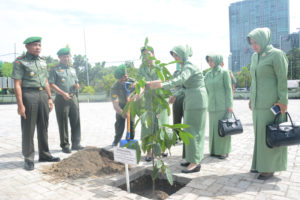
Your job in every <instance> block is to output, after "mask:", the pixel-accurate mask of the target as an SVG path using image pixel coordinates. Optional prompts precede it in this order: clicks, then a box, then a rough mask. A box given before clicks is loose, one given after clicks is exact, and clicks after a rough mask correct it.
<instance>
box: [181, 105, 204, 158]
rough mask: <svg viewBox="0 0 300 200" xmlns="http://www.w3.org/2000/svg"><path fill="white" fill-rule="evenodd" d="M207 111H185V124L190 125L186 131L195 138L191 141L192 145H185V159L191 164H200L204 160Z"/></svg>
mask: <svg viewBox="0 0 300 200" xmlns="http://www.w3.org/2000/svg"><path fill="white" fill-rule="evenodd" d="M206 112H207V109H206V108H205V109H194V110H185V111H184V118H183V122H184V124H188V125H190V127H189V128H187V129H185V131H186V132H189V133H190V134H192V135H193V136H194V138H193V139H190V144H189V145H185V155H184V157H185V159H186V161H187V162H190V163H200V162H201V160H202V159H203V151H204V140H205V125H206Z"/></svg>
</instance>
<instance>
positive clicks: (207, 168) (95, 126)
mask: <svg viewBox="0 0 300 200" xmlns="http://www.w3.org/2000/svg"><path fill="white" fill-rule="evenodd" d="M80 106H81V107H80V108H81V116H82V118H81V122H82V144H83V145H85V146H97V147H106V146H108V145H110V144H111V142H112V140H113V135H114V131H113V125H114V116H115V115H114V111H113V108H112V105H111V103H109V102H108V103H81V104H80ZM299 108H300V100H290V105H289V112H290V113H291V115H292V117H293V119H294V121H298V122H300V114H299V113H300V112H299V111H300V109H299ZM16 110H17V106H16V105H0V116H1V120H0V127H1V128H0V199H1V200H6V199H9V200H14V199H18V200H19V199H24V200H27V199H28V200H29V199H30V200H35V199H55V200H60V199H63V200H68V199H72V200H73V199H118V200H120V199H143V198H142V197H140V196H138V195H135V194H129V193H127V192H125V191H122V190H120V189H118V188H116V187H113V186H112V185H114V181H115V180H118V179H120V178H121V177H123V176H122V175H119V176H112V177H105V178H101V179H100V178H88V179H80V180H76V181H70V180H66V181H61V182H53V181H49V177H48V176H46V175H44V174H42V173H41V171H40V170H41V169H42V167H43V165H49V163H43V164H41V163H38V162H37V159H38V155H37V153H36V158H35V160H36V161H35V167H36V169H35V170H34V171H31V172H27V171H25V170H24V169H23V158H22V154H21V131H20V118H19V116H18V115H17V112H16ZM234 110H235V113H236V115H237V116H238V117H239V118H240V119H241V120H242V123H243V125H244V133H243V134H241V135H236V136H233V137H232V153H231V154H230V157H229V158H228V159H226V160H224V161H221V160H218V159H216V158H211V157H209V156H208V138H206V143H205V145H206V146H205V158H204V160H203V162H202V169H201V171H200V172H199V173H194V174H190V175H185V174H181V173H180V171H181V169H182V168H181V167H180V166H179V165H178V163H179V162H180V161H181V145H177V146H176V147H174V148H173V150H172V156H171V157H168V158H167V159H166V162H167V163H168V164H169V165H170V166H171V169H172V171H173V172H174V174H175V175H177V176H179V177H187V178H190V179H192V181H191V182H190V183H189V184H188V185H187V186H186V187H184V188H182V189H181V190H179V191H178V192H177V193H175V194H174V195H172V196H171V197H170V198H169V199H186V200H193V199H280V200H282V199H299V196H300V146H292V147H289V151H288V152H289V157H288V171H284V172H277V173H276V174H275V175H276V176H275V178H272V179H270V180H268V181H261V180H257V179H256V176H257V174H251V173H249V169H250V166H251V158H252V151H253V127H252V120H251V112H250V111H249V110H248V108H247V101H245V100H237V101H235V104H234ZM138 130H139V128H138ZM206 134H207V135H208V131H206ZM35 138H36V137H35ZM137 138H140V132H139V131H137ZM35 144H36V145H37V141H36V139H35ZM49 145H50V149H51V152H52V154H53V155H54V156H59V157H61V158H65V157H67V155H66V154H63V153H62V152H61V149H60V147H59V135H58V127H57V123H56V118H55V113H54V111H53V112H52V113H51V114H50V123H49ZM35 149H36V150H37V147H36V148H35ZM145 166H147V164H146V163H144V162H142V163H141V164H140V165H139V166H138V167H137V168H136V169H135V171H137V170H138V169H141V168H144V167H145Z"/></svg>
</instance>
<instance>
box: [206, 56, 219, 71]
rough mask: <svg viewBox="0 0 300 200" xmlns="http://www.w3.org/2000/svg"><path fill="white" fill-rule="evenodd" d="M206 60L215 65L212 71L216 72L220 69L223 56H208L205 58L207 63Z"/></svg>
mask: <svg viewBox="0 0 300 200" xmlns="http://www.w3.org/2000/svg"><path fill="white" fill-rule="evenodd" d="M208 58H211V59H212V61H213V62H214V63H215V67H214V68H213V70H217V69H219V68H220V64H221V63H222V62H223V56H222V55H219V54H208V55H207V56H205V60H206V62H207V63H208Z"/></svg>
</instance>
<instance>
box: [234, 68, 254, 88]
mask: <svg viewBox="0 0 300 200" xmlns="http://www.w3.org/2000/svg"><path fill="white" fill-rule="evenodd" d="M235 78H236V81H237V84H236V87H237V88H249V87H250V86H251V76H250V71H249V70H248V68H247V66H246V67H243V68H242V71H240V72H237V73H236V77H235Z"/></svg>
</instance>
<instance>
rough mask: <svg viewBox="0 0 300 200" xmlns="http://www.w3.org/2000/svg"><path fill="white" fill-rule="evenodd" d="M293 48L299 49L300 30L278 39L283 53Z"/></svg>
mask: <svg viewBox="0 0 300 200" xmlns="http://www.w3.org/2000/svg"><path fill="white" fill-rule="evenodd" d="M294 48H300V29H299V31H298V33H291V34H287V35H284V36H282V37H281V39H280V49H281V50H282V51H284V52H285V53H287V52H289V51H290V50H292V49H294Z"/></svg>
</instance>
